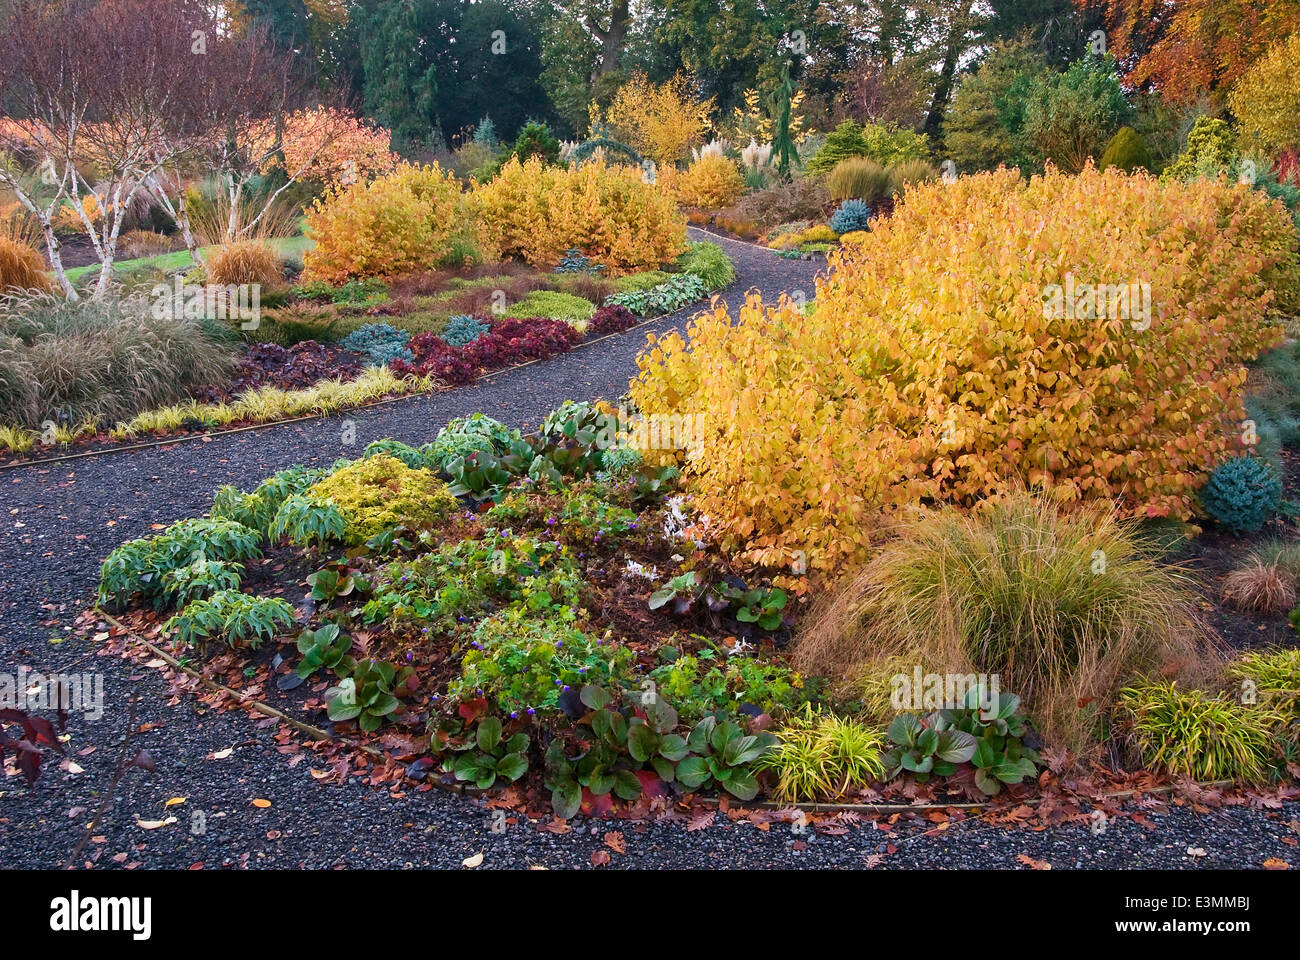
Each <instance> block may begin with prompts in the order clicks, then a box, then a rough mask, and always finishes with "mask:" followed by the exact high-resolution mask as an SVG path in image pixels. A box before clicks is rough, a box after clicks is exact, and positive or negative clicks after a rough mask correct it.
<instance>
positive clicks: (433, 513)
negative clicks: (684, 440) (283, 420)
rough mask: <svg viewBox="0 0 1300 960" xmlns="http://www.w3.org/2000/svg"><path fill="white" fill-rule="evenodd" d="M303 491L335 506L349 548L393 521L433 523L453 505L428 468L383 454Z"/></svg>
mask: <svg viewBox="0 0 1300 960" xmlns="http://www.w3.org/2000/svg"><path fill="white" fill-rule="evenodd" d="M308 495H309V496H310V497H311V498H312V499H313V500H316V501H322V500H323V501H326V502H328V503H331V504H333V505H334V506H335V507H337V508H338V510H339V512H340V513H341V514H342V515H343V517H344V519H345V520H346V521H347V527H346V529H345V530H344V534H343V539H344V541H345V542H346V543H348V544H351V545H354V546H355V545H359V544H363V543H365V542H366V541H367V540H369V539H370V538H371V537H373V536H375V535H376V534H379V533H381V532H383V531H384V530H386V529H388V528H389V527H394V526H397V525H398V524H402V525H404V526H407V527H418V526H422V525H426V524H434V523H437V522H439V521H440V520H443V519H445V518H446V517H447V515H448V514H450V513H451V511H452V510H454V509H455V508H456V498H455V497H454V496H452V494H451V493H449V492H448V489H447V485H446V484H445V483H443V482H442V481H441V480H440V479H438V477H437V476H436V475H435V474H434V473H433V472H432V471H430V470H424V469H412V468H411V467H408V466H407V465H406V464H405V463H403V462H402V461H401V460H398V459H397V458H396V457H391V456H389V455H388V454H384V453H381V454H378V455H376V456H373V457H366V458H365V459H364V460H358V461H356V462H354V463H350V464H347V465H346V466H344V467H342V468H340V469H338V470H336V471H334V473H332V474H331V475H330V476H328V477H326V478H325V479H324V480H322V481H320V482H319V483H317V484H315V485H314V486H313V487H312V488H311V490H310V491H308Z"/></svg>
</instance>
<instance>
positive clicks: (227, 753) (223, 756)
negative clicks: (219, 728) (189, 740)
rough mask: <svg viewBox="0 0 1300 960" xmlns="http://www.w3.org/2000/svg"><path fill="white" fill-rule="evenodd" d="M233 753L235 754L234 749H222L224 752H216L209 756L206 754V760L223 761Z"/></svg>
mask: <svg viewBox="0 0 1300 960" xmlns="http://www.w3.org/2000/svg"><path fill="white" fill-rule="evenodd" d="M234 752H235V748H234V747H226V749H224V750H218V751H217V752H216V753H210V754H208V759H209V760H224V759H226V757H228V756H230V755H231V754H232V753H234Z"/></svg>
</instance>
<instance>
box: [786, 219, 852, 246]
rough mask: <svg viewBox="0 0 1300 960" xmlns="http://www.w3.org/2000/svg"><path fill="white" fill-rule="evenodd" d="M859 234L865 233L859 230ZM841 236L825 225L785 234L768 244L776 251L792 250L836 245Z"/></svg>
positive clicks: (820, 224) (821, 224)
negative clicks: (829, 244) (818, 245)
mask: <svg viewBox="0 0 1300 960" xmlns="http://www.w3.org/2000/svg"><path fill="white" fill-rule="evenodd" d="M858 232H859V233H862V232H863V231H861V230H859V231H858ZM838 239H840V235H839V234H838V233H836V232H835V231H834V230H832V229H831V228H830V227H828V226H827V225H826V224H824V223H819V224H817V225H816V226H812V227H809V228H808V229H807V230H803V231H800V232H799V233H783V234H781V235H780V236H778V237H774V238H773V239H772V240H770V241H769V242H768V246H769V247H772V248H774V249H776V250H790V249H793V248H794V247H797V246H800V245H801V244H805V243H834V242H835V241H836V240H838Z"/></svg>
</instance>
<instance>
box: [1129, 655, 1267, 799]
mask: <svg viewBox="0 0 1300 960" xmlns="http://www.w3.org/2000/svg"><path fill="white" fill-rule="evenodd" d="M1121 702H1122V704H1123V708H1124V711H1125V713H1126V714H1127V715H1128V720H1129V725H1130V732H1131V736H1132V739H1133V742H1134V744H1135V745H1136V747H1137V749H1138V751H1139V752H1140V753H1141V755H1142V761H1143V763H1145V764H1147V765H1148V766H1150V767H1154V768H1155V769H1157V770H1163V771H1165V772H1166V773H1169V774H1171V775H1173V776H1184V777H1191V778H1192V779H1194V780H1201V781H1215V780H1243V781H1246V782H1248V783H1259V782H1262V781H1264V780H1267V779H1268V775H1269V764H1270V762H1271V761H1272V760H1273V759H1274V757H1275V756H1276V754H1277V749H1276V745H1275V740H1274V738H1273V735H1272V731H1273V730H1274V729H1275V728H1276V727H1277V726H1278V723H1279V720H1280V718H1279V717H1278V715H1277V714H1276V713H1274V712H1272V711H1270V710H1268V709H1263V708H1260V707H1257V706H1251V705H1249V704H1242V703H1238V702H1236V701H1234V700H1229V699H1227V698H1226V697H1216V696H1212V695H1210V694H1208V693H1206V692H1205V691H1203V690H1188V689H1180V688H1179V686H1178V685H1177V684H1176V683H1174V682H1173V681H1169V680H1158V681H1148V680H1143V681H1139V682H1137V683H1134V684H1133V685H1132V686H1130V687H1126V688H1125V689H1124V691H1123V692H1122V694H1121Z"/></svg>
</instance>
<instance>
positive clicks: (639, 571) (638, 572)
mask: <svg viewBox="0 0 1300 960" xmlns="http://www.w3.org/2000/svg"><path fill="white" fill-rule="evenodd" d="M627 574H628V576H629V577H642V578H644V579H646V580H658V579H659V571H658V570H656V569H655V568H654V567H646V566H645V564H642V563H638V562H637V561H635V560H629V561H628V562H627Z"/></svg>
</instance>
